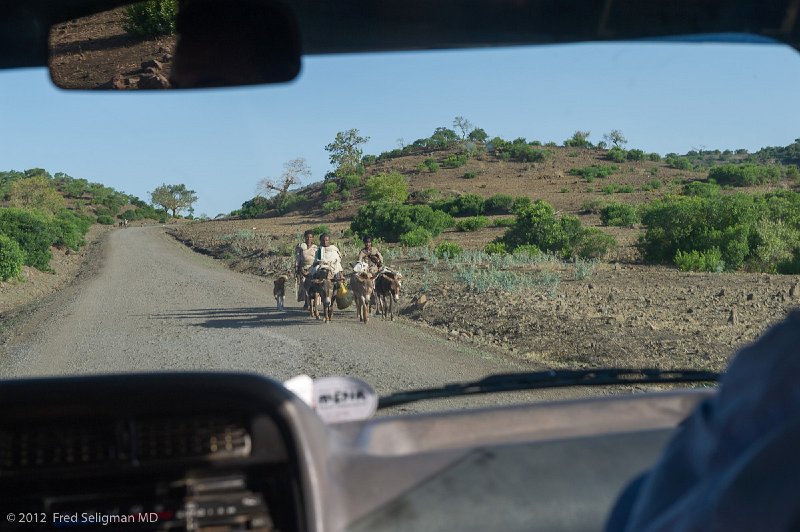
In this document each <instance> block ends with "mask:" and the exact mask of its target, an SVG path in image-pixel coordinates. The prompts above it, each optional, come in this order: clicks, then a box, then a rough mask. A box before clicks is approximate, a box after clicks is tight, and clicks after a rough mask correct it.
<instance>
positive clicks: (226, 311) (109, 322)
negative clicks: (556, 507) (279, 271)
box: [0, 227, 586, 411]
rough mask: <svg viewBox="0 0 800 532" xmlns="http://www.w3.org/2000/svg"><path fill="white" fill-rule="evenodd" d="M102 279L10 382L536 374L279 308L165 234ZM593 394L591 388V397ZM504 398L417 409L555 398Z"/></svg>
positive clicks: (13, 364)
mask: <svg viewBox="0 0 800 532" xmlns="http://www.w3.org/2000/svg"><path fill="white" fill-rule="evenodd" d="M101 249H102V252H101V253H99V254H98V258H97V259H96V261H95V264H94V268H93V269H94V270H95V273H94V274H92V275H85V276H84V279H82V280H81V281H79V282H78V283H76V284H75V285H73V286H71V287H69V288H68V289H66V290H63V291H62V292H60V293H58V294H57V295H56V296H54V297H52V298H50V300H48V301H47V302H46V303H45V304H43V305H42V306H41V307H40V308H39V309H38V310H37V311H36V312H34V313H33V314H31V316H30V317H29V319H26V321H25V323H24V324H23V325H22V326H21V327H20V330H19V331H16V335H15V336H14V337H12V338H11V340H10V341H9V342H8V344H7V345H6V351H7V352H6V356H5V357H4V359H3V360H1V361H0V373H1V374H2V376H3V377H23V376H32V375H73V374H89V373H117V372H137V371H168V370H230V371H247V372H256V373H260V374H263V375H266V376H270V377H272V378H275V379H278V380H284V379H287V378H289V377H291V376H294V375H297V374H300V373H306V374H309V375H311V376H312V377H319V376H326V375H350V376H356V377H359V378H362V379H363V380H365V381H366V382H369V383H370V384H372V385H373V386H374V387H375V388H376V389H377V391H378V392H379V393H380V394H386V393H390V392H394V391H400V390H404V389H414V388H420V387H429V386H436V385H441V384H444V383H449V382H455V381H464V380H472V379H476V378H480V377H482V376H485V375H488V374H492V373H498V372H509V371H520V370H531V369H534V368H532V367H531V366H526V367H524V368H523V367H520V366H518V365H515V363H514V362H512V361H509V360H504V359H502V358H500V357H499V356H498V355H491V354H489V353H486V352H482V351H479V350H476V349H473V348H469V347H464V346H463V345H459V344H457V343H453V342H448V341H446V340H443V339H441V338H439V337H436V336H432V335H429V334H428V333H426V332H425V331H422V330H420V329H418V328H416V327H413V326H410V325H406V324H403V323H402V322H399V321H395V322H384V321H381V320H380V319H373V320H371V321H370V322H369V323H368V324H367V325H363V324H360V323H359V322H358V321H357V319H356V317H355V313H354V312H353V310H352V309H348V310H346V311H338V312H336V313H335V315H334V322H333V323H331V324H324V323H322V322H321V321H315V320H313V319H310V318H309V317H308V315H307V314H306V313H304V312H302V311H301V310H300V309H299V308H298V306H297V304H296V303H294V302H293V301H291V300H293V299H294V298H293V297H292V296H293V295H294V294H293V293H290V294H288V296H287V300H290V301H289V302H288V305H291V306H290V308H288V309H287V310H285V311H281V312H279V311H277V310H276V309H275V304H274V299H273V297H272V286H271V284H270V283H267V282H265V280H264V279H261V278H258V277H254V276H248V275H242V274H237V273H234V272H231V271H230V270H228V269H227V268H225V267H224V266H223V265H221V264H220V263H218V262H216V261H214V260H213V259H211V258H209V257H206V256H203V255H199V254H196V253H194V252H192V251H190V250H189V249H188V248H186V247H185V246H183V245H181V244H179V243H177V242H176V241H175V240H173V239H172V238H170V237H169V236H168V235H166V234H165V233H164V230H163V229H162V228H160V227H152V228H130V229H124V230H116V231H113V232H111V233H110V234H109V235H108V237H107V238H106V239H105V241H104V243H103V246H102V248H101ZM584 393H586V392H584ZM564 394H567V395H570V394H569V393H568V392H560V391H559V392H555V391H546V392H541V393H539V394H538V395H536V396H530V395H521V394H518V395H510V394H505V395H493V396H484V397H482V398H475V399H471V400H470V401H465V400H457V401H452V400H451V401H449V402H446V403H442V402H436V403H427V404H423V405H418V406H414V405H411V406H409V407H408V408H407V409H408V410H411V411H418V410H426V409H429V408H442V407H449V406H451V407H464V406H467V405H488V404H495V403H499V402H512V401H515V400H519V399H524V398H527V399H530V398H534V397H542V398H555V397H559V396H563V395H564Z"/></svg>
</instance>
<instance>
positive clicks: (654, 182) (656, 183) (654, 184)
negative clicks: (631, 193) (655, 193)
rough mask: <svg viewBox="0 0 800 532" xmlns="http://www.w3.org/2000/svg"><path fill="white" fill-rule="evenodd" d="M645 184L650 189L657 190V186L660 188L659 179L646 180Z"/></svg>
mask: <svg viewBox="0 0 800 532" xmlns="http://www.w3.org/2000/svg"><path fill="white" fill-rule="evenodd" d="M656 170H657V168H656ZM647 186H648V187H650V190H658V189H659V188H661V181H659V180H658V179H653V180H652V181H648V182H647Z"/></svg>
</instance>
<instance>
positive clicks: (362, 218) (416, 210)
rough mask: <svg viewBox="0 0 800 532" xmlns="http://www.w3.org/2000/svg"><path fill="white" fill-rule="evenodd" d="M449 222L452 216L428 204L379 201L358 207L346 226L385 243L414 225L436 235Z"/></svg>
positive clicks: (398, 237) (409, 229)
mask: <svg viewBox="0 0 800 532" xmlns="http://www.w3.org/2000/svg"><path fill="white" fill-rule="evenodd" d="M452 225H453V218H452V216H450V215H448V214H447V213H445V212H442V211H436V210H434V209H432V208H431V207H430V206H428V205H403V204H400V203H396V202H385V201H383V202H370V203H367V204H366V205H363V206H362V207H360V208H359V209H358V213H357V214H356V216H355V218H354V219H353V222H352V223H351V225H350V228H351V229H352V230H353V232H355V233H356V234H358V235H359V236H360V237H363V236H366V235H371V236H373V237H380V238H383V239H384V240H386V241H387V242H398V241H399V239H400V236H401V235H403V234H405V233H408V232H409V231H413V230H414V229H416V228H417V227H422V228H423V229H426V230H427V231H428V232H429V233H430V234H431V236H436V235H438V234H440V233H441V232H442V231H443V230H444V229H445V228H447V227H451V226H452Z"/></svg>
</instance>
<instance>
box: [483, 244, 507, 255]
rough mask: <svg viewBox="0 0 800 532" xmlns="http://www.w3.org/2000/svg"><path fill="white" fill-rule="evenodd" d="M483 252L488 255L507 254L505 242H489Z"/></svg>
mask: <svg viewBox="0 0 800 532" xmlns="http://www.w3.org/2000/svg"><path fill="white" fill-rule="evenodd" d="M483 251H484V253H486V254H487V255H502V254H503V253H506V245H505V244H504V243H503V242H489V243H488V244H486V247H484V248H483Z"/></svg>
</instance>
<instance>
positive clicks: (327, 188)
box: [322, 181, 339, 198]
mask: <svg viewBox="0 0 800 532" xmlns="http://www.w3.org/2000/svg"><path fill="white" fill-rule="evenodd" d="M338 189H339V187H338V186H337V185H336V183H334V182H333V181H328V182H327V183H325V184H324V185H322V195H323V196H325V197H326V198H327V197H328V196H331V195H332V194H333V193H334V192H336V191H337V190H338Z"/></svg>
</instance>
